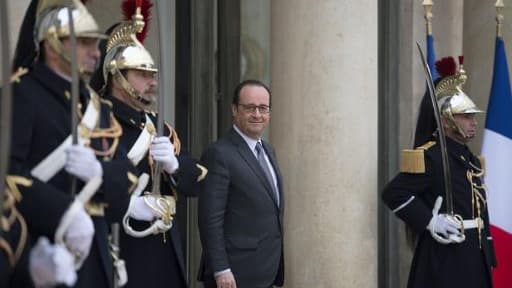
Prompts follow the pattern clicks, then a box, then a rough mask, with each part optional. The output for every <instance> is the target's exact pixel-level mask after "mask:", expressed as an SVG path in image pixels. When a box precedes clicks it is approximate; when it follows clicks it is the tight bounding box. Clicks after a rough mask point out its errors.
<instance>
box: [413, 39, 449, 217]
mask: <svg viewBox="0 0 512 288" xmlns="http://www.w3.org/2000/svg"><path fill="white" fill-rule="evenodd" d="M416 45H417V46H418V51H419V52H420V56H421V63H422V64H423V69H424V70H425V77H426V79H427V87H428V94H429V95H430V100H431V101H432V106H433V107H434V117H435V119H436V124H437V128H438V131H439V145H440V147H441V160H442V164H443V177H444V192H445V200H446V202H445V203H446V211H447V212H448V214H450V215H451V216H454V213H453V194H452V182H451V179H452V178H451V173H450V166H449V162H448V150H447V149H446V138H445V133H444V129H443V126H442V125H441V113H440V112H439V107H438V106H437V100H436V95H435V93H434V81H433V80H432V74H431V73H430V68H429V67H428V65H427V59H426V58H425V55H424V54H423V50H422V49H421V46H420V43H418V42H416Z"/></svg>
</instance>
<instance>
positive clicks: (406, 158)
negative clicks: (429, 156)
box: [400, 141, 436, 174]
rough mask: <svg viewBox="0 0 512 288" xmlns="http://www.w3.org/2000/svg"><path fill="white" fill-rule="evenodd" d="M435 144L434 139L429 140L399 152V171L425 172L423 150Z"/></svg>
mask: <svg viewBox="0 0 512 288" xmlns="http://www.w3.org/2000/svg"><path fill="white" fill-rule="evenodd" d="M435 144H436V142H435V141H429V142H427V143H425V144H423V145H421V146H419V147H417V148H416V149H404V150H402V151H401V153H400V172H404V173H414V174H422V173H425V150H428V149H429V148H430V147H432V146H434V145H435Z"/></svg>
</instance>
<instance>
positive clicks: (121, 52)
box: [103, 1, 158, 106]
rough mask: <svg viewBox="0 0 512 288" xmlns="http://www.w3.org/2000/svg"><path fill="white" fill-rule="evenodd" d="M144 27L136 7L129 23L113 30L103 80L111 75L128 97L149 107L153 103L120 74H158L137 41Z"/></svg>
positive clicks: (109, 38)
mask: <svg viewBox="0 0 512 288" xmlns="http://www.w3.org/2000/svg"><path fill="white" fill-rule="evenodd" d="M127 2H128V1H127ZM132 2H133V1H132ZM149 7H150V6H149ZM148 9H149V8H148ZM144 26H145V22H144V16H143V15H142V14H141V7H136V9H135V14H134V15H133V16H132V19H131V21H124V22H122V23H120V24H119V25H118V26H116V27H115V28H114V29H113V31H112V33H111V34H110V36H109V37H108V41H107V45H106V54H105V59H104V61H103V78H104V79H105V80H106V82H107V81H108V79H109V78H108V77H109V75H111V76H112V77H113V79H114V80H116V81H117V82H118V83H119V84H120V85H121V87H122V88H123V89H124V90H125V91H126V92H127V93H128V94H129V95H130V97H133V98H134V99H136V100H138V101H140V102H141V103H143V104H144V105H146V106H149V105H151V104H153V103H151V102H149V100H147V99H145V98H143V97H142V96H141V95H139V92H137V91H136V90H135V89H134V88H133V86H132V85H131V84H130V83H129V82H128V80H126V78H125V77H124V75H123V74H122V73H121V71H123V70H141V71H149V72H155V73H156V72H158V69H157V68H156V65H155V62H154V61H153V57H151V54H150V53H149V52H148V50H146V48H145V47H144V46H143V45H142V43H141V42H140V41H139V40H138V39H137V33H140V32H141V31H142V30H143V29H144Z"/></svg>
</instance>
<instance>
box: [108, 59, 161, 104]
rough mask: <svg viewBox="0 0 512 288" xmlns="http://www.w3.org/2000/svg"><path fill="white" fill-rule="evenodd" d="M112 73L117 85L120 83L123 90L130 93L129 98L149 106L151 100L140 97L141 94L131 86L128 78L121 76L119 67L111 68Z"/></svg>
mask: <svg viewBox="0 0 512 288" xmlns="http://www.w3.org/2000/svg"><path fill="white" fill-rule="evenodd" d="M112 74H113V75H114V79H115V80H116V81H117V83H119V85H121V87H122V88H123V90H124V91H126V93H128V95H130V97H131V98H133V99H135V100H136V101H139V102H140V103H142V105H144V106H145V108H148V107H150V106H151V104H152V101H150V100H147V99H145V98H144V97H142V95H140V94H139V92H137V90H135V88H133V86H132V85H131V84H130V82H128V80H126V78H125V77H124V76H123V74H122V73H121V71H119V69H117V67H116V68H114V69H113V71H112Z"/></svg>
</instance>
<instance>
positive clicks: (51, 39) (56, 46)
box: [46, 26, 85, 77]
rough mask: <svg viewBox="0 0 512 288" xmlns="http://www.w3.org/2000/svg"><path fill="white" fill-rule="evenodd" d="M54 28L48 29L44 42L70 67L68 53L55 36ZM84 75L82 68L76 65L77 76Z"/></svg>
mask: <svg viewBox="0 0 512 288" xmlns="http://www.w3.org/2000/svg"><path fill="white" fill-rule="evenodd" d="M55 29H56V28H55V26H52V27H50V29H49V30H48V34H47V35H48V37H47V38H46V41H48V43H49V44H50V46H51V47H52V48H53V50H55V52H56V53H57V55H59V56H60V58H61V59H62V60H64V61H65V62H66V63H68V64H69V65H70V66H71V59H70V58H69V55H68V53H67V52H66V51H65V49H64V45H63V44H62V41H61V40H60V39H59V37H58V36H57V32H56V30H55ZM84 74H85V70H84V68H83V67H82V66H81V65H80V63H78V75H80V77H83V76H84Z"/></svg>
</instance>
